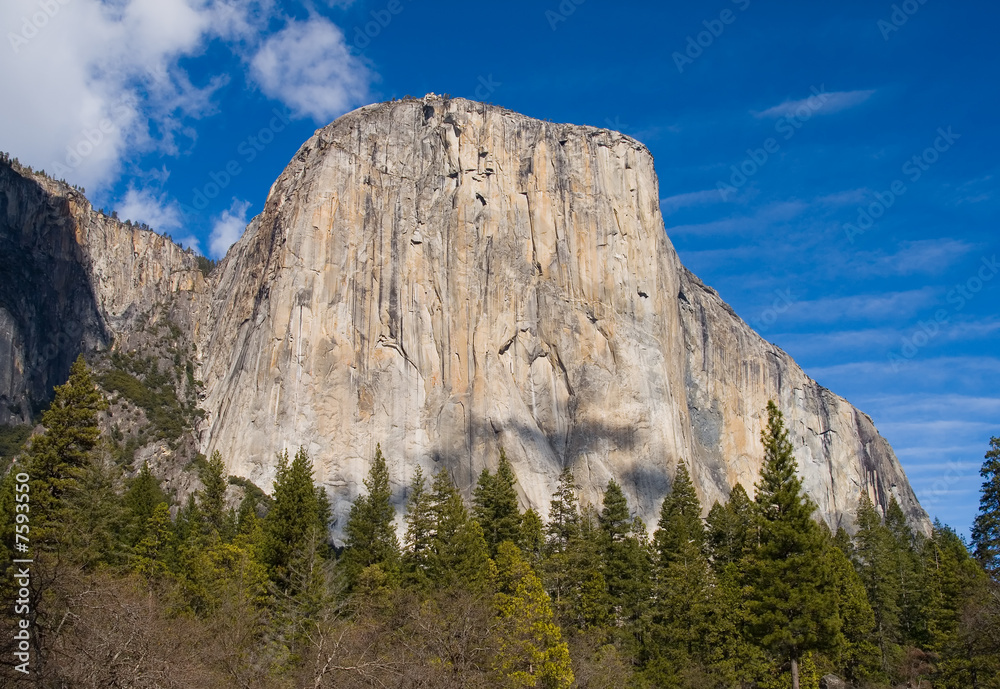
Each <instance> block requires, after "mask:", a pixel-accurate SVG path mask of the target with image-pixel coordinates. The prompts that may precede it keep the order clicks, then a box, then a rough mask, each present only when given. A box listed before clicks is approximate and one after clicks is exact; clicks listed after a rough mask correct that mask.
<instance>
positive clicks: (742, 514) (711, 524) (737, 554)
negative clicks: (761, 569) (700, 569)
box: [706, 483, 754, 572]
mask: <svg viewBox="0 0 1000 689" xmlns="http://www.w3.org/2000/svg"><path fill="white" fill-rule="evenodd" d="M753 537H754V509H753V501H751V500H750V498H749V496H748V495H747V492H746V491H745V490H744V489H743V486H741V485H740V484H739V483H737V484H736V485H735V486H733V489H732V491H731V492H730V493H729V501H728V502H726V504H724V505H723V504H720V503H715V504H714V505H713V506H712V509H711V510H710V511H709V513H708V519H707V520H706V538H707V541H708V548H709V552H710V554H711V556H712V565H713V567H714V568H715V570H716V571H717V572H720V571H722V570H723V569H724V568H725V567H726V566H727V565H731V564H735V563H737V562H739V561H740V560H741V559H742V558H743V557H745V556H746V555H748V554H749V553H750V552H751V551H752V550H753V546H754V543H753Z"/></svg>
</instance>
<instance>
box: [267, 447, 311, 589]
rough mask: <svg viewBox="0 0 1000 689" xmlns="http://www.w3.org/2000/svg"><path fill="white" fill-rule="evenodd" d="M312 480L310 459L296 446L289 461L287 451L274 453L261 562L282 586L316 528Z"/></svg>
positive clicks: (288, 578) (303, 450)
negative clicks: (271, 484) (275, 462)
mask: <svg viewBox="0 0 1000 689" xmlns="http://www.w3.org/2000/svg"><path fill="white" fill-rule="evenodd" d="M316 498H317V493H316V486H315V484H314V482H313V475H312V461H311V460H310V459H309V455H308V454H307V453H306V451H305V449H303V448H299V450H298V452H296V453H295V458H294V459H293V460H292V461H291V462H289V461H288V452H287V451H285V452H282V453H280V454H279V455H278V467H277V470H276V472H275V479H274V496H273V500H274V502H273V504H272V505H271V509H270V510H269V511H268V513H267V517H266V518H265V520H264V538H265V543H266V545H265V562H266V564H267V565H268V571H269V573H270V576H271V578H272V579H273V580H274V581H275V582H276V583H278V584H279V586H282V587H288V586H290V585H291V580H290V574H291V565H292V561H293V559H294V557H295V556H296V554H297V553H301V552H304V550H305V549H306V548H307V546H308V544H309V543H310V542H311V541H312V540H314V538H315V532H316V531H319V528H320V525H319V519H320V517H319V515H320V506H319V504H318V501H317V499H316Z"/></svg>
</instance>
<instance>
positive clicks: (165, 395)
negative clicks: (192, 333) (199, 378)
mask: <svg viewBox="0 0 1000 689" xmlns="http://www.w3.org/2000/svg"><path fill="white" fill-rule="evenodd" d="M166 327H167V328H168V329H169V330H170V338H171V339H170V340H169V342H173V341H176V340H177V339H178V338H180V336H181V331H180V329H179V328H178V327H177V326H176V324H174V323H172V322H170V321H166ZM167 349H168V352H173V354H174V370H172V371H171V370H169V368H167V369H164V370H161V369H160V366H159V364H158V363H157V360H156V359H154V358H153V357H145V358H143V357H139V356H135V355H131V354H123V353H121V352H114V353H113V354H112V355H111V357H110V363H111V366H112V368H111V369H110V370H108V371H106V372H104V373H103V374H102V375H101V376H100V383H101V386H102V387H103V388H104V389H105V390H107V391H108V392H115V393H118V394H119V395H121V396H122V397H123V398H125V399H126V400H128V401H129V402H131V403H132V404H134V405H135V406H137V407H139V408H140V409H142V410H143V411H144V412H145V414H146V418H147V419H148V421H149V425H150V428H151V429H152V431H153V436H154V439H158V440H166V441H168V442H169V443H175V442H176V441H177V440H178V439H179V438H180V437H181V435H182V434H183V433H184V432H185V431H187V430H189V429H191V428H192V427H193V426H194V423H195V422H196V421H197V419H198V418H199V417H200V416H202V415H203V413H204V412H202V411H201V410H200V409H198V407H197V403H196V398H195V394H194V393H195V391H194V389H193V386H191V385H189V386H188V387H187V398H186V399H185V400H183V401H182V400H181V399H180V398H179V397H178V390H179V389H180V385H181V380H182V378H184V376H185V373H186V370H185V367H184V366H182V359H181V352H180V351H179V350H176V349H174V348H173V345H170V346H168V347H167ZM192 381H193V378H192Z"/></svg>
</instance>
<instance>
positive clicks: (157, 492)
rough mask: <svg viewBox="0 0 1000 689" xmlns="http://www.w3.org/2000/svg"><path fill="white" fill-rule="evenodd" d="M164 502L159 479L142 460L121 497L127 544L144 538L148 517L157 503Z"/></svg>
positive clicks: (165, 497)
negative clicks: (126, 525)
mask: <svg viewBox="0 0 1000 689" xmlns="http://www.w3.org/2000/svg"><path fill="white" fill-rule="evenodd" d="M166 502H167V496H166V494H165V493H164V492H163V489H161V488H160V482H159V480H157V478H156V477H155V476H153V472H151V471H150V470H149V464H147V463H146V462H143V463H142V468H141V469H140V470H139V473H138V474H136V476H135V477H134V478H133V479H131V480H130V481H129V482H128V488H127V489H126V490H125V496H124V497H123V499H122V503H123V505H124V507H125V513H126V515H127V519H128V527H127V531H126V534H125V541H126V544H127V545H129V546H134V545H135V544H136V543H138V542H139V541H140V540H142V539H143V538H145V536H146V535H147V534H146V525H147V523H148V522H149V518H150V517H152V516H153V512H154V511H155V510H156V506H157V505H159V504H160V503H164V504H165V503H166Z"/></svg>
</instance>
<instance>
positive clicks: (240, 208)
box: [208, 198, 250, 259]
mask: <svg viewBox="0 0 1000 689" xmlns="http://www.w3.org/2000/svg"><path fill="white" fill-rule="evenodd" d="M248 210H250V202H249V201H240V200H239V199H235V198H234V199H233V204H232V205H231V206H230V207H229V210H227V211H223V213H222V215H221V216H219V217H218V218H217V219H216V221H215V223H214V224H213V226H212V234H211V236H210V237H209V239H208V255H209V257H210V258H215V259H220V258H222V257H223V256H225V255H226V252H227V251H229V247H231V246H232V245H233V244H235V243H236V241H237V240H238V239H239V238H240V237H241V236H242V235H243V230H244V229H246V226H247V211H248Z"/></svg>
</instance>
